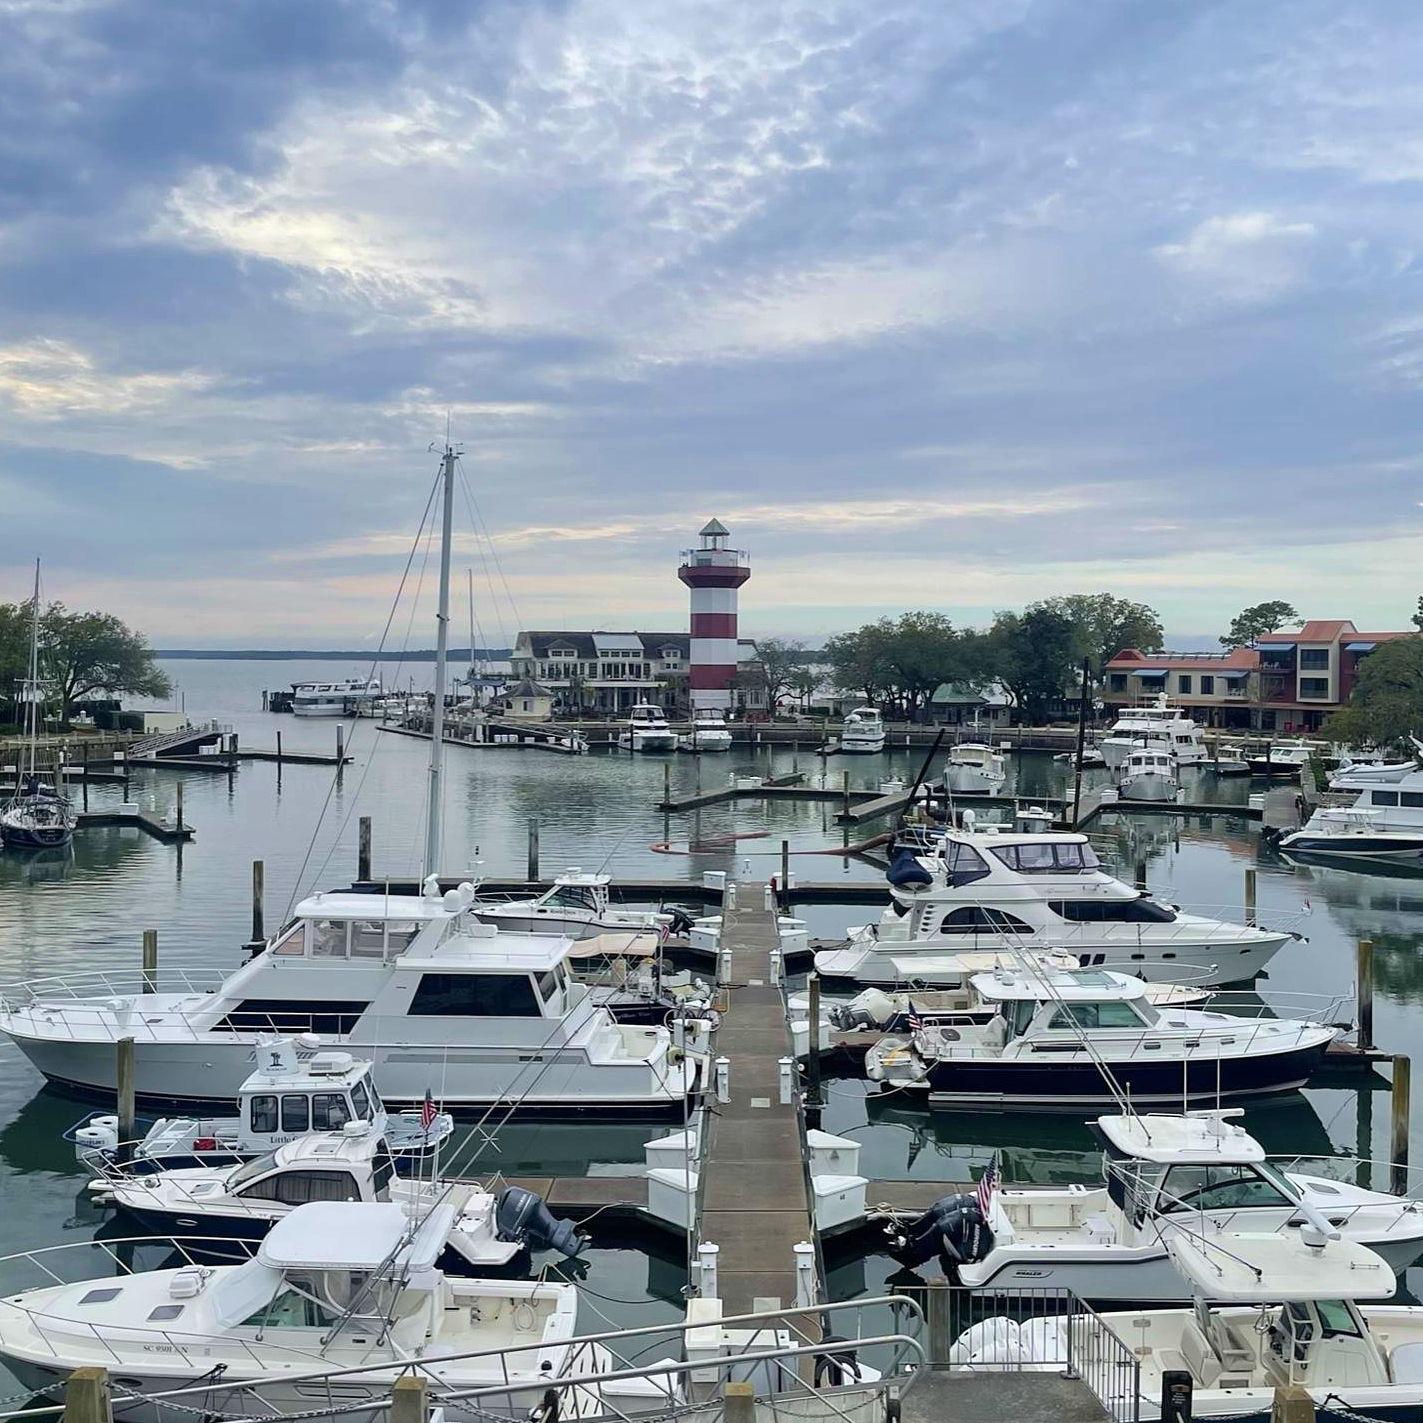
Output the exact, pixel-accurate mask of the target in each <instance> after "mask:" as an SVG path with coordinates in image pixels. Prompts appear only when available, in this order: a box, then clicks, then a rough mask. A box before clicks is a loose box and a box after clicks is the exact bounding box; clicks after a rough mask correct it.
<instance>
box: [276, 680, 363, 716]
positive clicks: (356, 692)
mask: <svg viewBox="0 0 1423 1423" xmlns="http://www.w3.org/2000/svg"><path fill="white" fill-rule="evenodd" d="M385 700H386V697H385V689H384V688H383V687H382V686H381V684H380V678H379V677H352V678H349V679H348V680H346V681H344V682H293V683H292V715H293V716H343V717H344V716H363V715H374V714H376V713H375V712H374V710H373V708H374V705H375V704H376V703H378V702H384V701H385Z"/></svg>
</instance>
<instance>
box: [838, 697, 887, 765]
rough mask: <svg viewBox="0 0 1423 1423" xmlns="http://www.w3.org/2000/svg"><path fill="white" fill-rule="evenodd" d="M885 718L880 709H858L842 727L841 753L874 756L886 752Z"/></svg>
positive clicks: (849, 715)
mask: <svg viewBox="0 0 1423 1423" xmlns="http://www.w3.org/2000/svg"><path fill="white" fill-rule="evenodd" d="M884 738H885V731H884V718H883V717H882V716H880V714H879V708H878V707H856V708H855V710H854V711H852V712H850V713H849V714H848V715H847V716H846V717H845V720H844V721H843V722H842V723H841V725H840V752H841V754H842V755H845V756H873V755H875V754H877V753H878V752H880V751H883V750H884Z"/></svg>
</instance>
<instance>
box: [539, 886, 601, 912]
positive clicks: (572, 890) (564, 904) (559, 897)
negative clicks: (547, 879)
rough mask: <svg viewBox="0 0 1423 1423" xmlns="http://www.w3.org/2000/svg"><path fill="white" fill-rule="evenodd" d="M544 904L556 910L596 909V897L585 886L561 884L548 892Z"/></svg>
mask: <svg viewBox="0 0 1423 1423" xmlns="http://www.w3.org/2000/svg"><path fill="white" fill-rule="evenodd" d="M544 903H545V904H547V905H549V906H551V907H554V908H558V909H596V908H597V907H598V897H597V895H596V894H595V893H594V892H593V890H592V889H591V888H589V887H588V886H586V885H577V884H561V885H559V886H558V887H557V888H556V889H551V890H550V891H549V892H548V894H547V895H546V896H545V898H544Z"/></svg>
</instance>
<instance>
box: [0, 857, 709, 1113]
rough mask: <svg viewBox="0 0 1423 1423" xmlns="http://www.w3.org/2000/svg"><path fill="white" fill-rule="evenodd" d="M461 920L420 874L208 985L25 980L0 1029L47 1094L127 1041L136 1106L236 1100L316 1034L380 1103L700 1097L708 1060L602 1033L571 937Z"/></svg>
mask: <svg viewBox="0 0 1423 1423" xmlns="http://www.w3.org/2000/svg"><path fill="white" fill-rule="evenodd" d="M474 905H475V896H474V889H473V886H471V885H468V884H465V885H462V886H460V888H459V889H451V890H448V891H446V893H444V894H443V895H441V894H440V892H439V887H438V883H437V882H436V881H435V880H434V879H433V877H432V878H431V879H430V880H429V881H427V883H426V886H425V889H424V892H423V893H422V894H420V895H418V896H416V895H377V894H359V893H335V894H315V895H312V896H311V897H310V898H309V899H306V900H303V901H302V903H301V904H299V905H298V906H297V909H296V917H295V918H294V920H293V921H292V922H291V923H290V924H289V925H288V926H287V927H286V928H285V929H284V930H283V931H282V932H281V933H280V934H279V935H278V936H277V937H276V938H275V939H273V940H272V941H271V942H270V943H269V944H268V945H267V946H266V948H265V949H264V950H263V951H262V952H261V953H260V954H258V955H257V956H256V957H255V958H253V959H251V960H250V961H249V962H248V963H246V964H244V965H243V967H241V968H239V969H238V970H237V971H236V972H235V973H232V974H230V975H228V976H227V977H226V978H222V979H219V980H218V981H217V982H215V983H214V982H207V983H198V982H196V981H193V980H191V979H189V981H188V982H187V984H186V985H185V987H184V989H183V990H182V991H179V992H171V991H170V992H162V993H142V992H115V991H114V990H115V986H116V985H115V984H114V983H112V982H110V981H105V980H102V979H101V980H98V981H96V980H95V979H94V978H92V977H91V978H89V979H87V980H82V981H78V982H73V981H71V982H60V981H56V982H52V983H44V982H38V983H32V984H29V985H27V986H26V987H24V988H23V989H21V990H19V991H18V992H14V991H12V992H10V993H8V994H6V995H4V996H0V1031H4V1032H5V1033H6V1034H7V1035H8V1036H9V1037H10V1038H12V1039H13V1040H14V1042H15V1043H16V1044H17V1045H18V1046H19V1048H20V1050H21V1051H22V1052H24V1054H25V1055H26V1056H27V1057H28V1058H29V1059H30V1061H31V1062H32V1063H33V1064H34V1065H35V1066H36V1067H37V1068H38V1069H39V1070H40V1071H41V1072H42V1073H44V1075H45V1076H46V1077H47V1078H48V1079H49V1080H50V1081H51V1082H53V1083H55V1084H57V1085H60V1086H65V1087H69V1088H71V1089H78V1090H80V1091H83V1092H89V1093H102V1094H103V1095H105V1096H110V1095H112V1094H113V1092H114V1090H115V1080H114V1074H115V1050H114V1044H115V1042H116V1041H117V1040H118V1039H119V1038H121V1037H131V1038H133V1040H134V1065H135V1075H136V1086H137V1091H138V1095H139V1097H140V1098H142V1099H144V1100H146V1101H149V1102H160V1103H165V1102H166V1103H172V1102H178V1103H191V1102H211V1101H218V1100H224V1099H229V1098H233V1097H236V1096H237V1095H238V1090H239V1088H240V1087H241V1086H242V1084H243V1082H244V1080H245V1079H246V1077H247V1075H248V1073H249V1072H250V1070H251V1063H252V1055H253V1051H254V1049H255V1047H256V1046H257V1044H258V1043H259V1042H260V1041H262V1040H263V1039H264V1038H265V1037H267V1036H269V1035H270V1034H272V1033H312V1034H315V1035H316V1037H317V1038H318V1039H319V1041H320V1044H321V1046H322V1047H323V1048H325V1049H336V1050H342V1051H350V1052H353V1053H356V1054H359V1055H360V1056H362V1057H365V1058H368V1059H370V1061H371V1063H372V1064H373V1067H374V1069H375V1071H376V1073H377V1074H378V1075H379V1077H380V1081H381V1084H382V1088H383V1090H384V1092H385V1094H386V1096H387V1097H388V1098H389V1099H391V1100H394V1101H400V1102H407V1103H408V1102H416V1103H418V1102H421V1101H423V1100H424V1097H425V1094H426V1093H427V1092H432V1093H433V1094H434V1095H435V1096H436V1097H437V1098H439V1099H441V1100H442V1101H443V1102H444V1103H445V1104H446V1105H447V1106H449V1107H452V1108H455V1109H460V1108H463V1109H474V1108H480V1107H486V1106H489V1105H491V1104H496V1103H498V1104H504V1105H507V1106H510V1107H516V1108H518V1109H519V1110H521V1111H525V1112H529V1113H532V1114H544V1115H558V1116H563V1115H569V1114H574V1115H576V1114H579V1113H582V1112H595V1113H599V1114H609V1113H620V1114H626V1115H632V1116H653V1117H664V1116H665V1117H679V1116H680V1115H681V1114H682V1112H683V1109H684V1105H685V1103H686V1102H687V1100H688V1098H690V1097H695V1096H697V1095H698V1094H699V1093H700V1092H701V1090H702V1087H703V1083H704V1079H705V1068H706V1061H705V1054H704V1053H702V1052H701V1051H699V1050H694V1051H690V1052H687V1051H683V1050H682V1049H681V1048H678V1047H674V1045H673V1042H672V1036H671V1033H670V1032H669V1030H668V1029H667V1028H665V1027H660V1026H659V1027H650V1028H649V1027H635V1026H628V1025H623V1024H619V1023H617V1022H615V1021H614V1019H613V1017H612V1015H611V1014H610V1013H609V1012H608V1010H607V1009H606V1008H604V1007H602V1006H599V1005H598V1004H597V1002H596V1001H595V999H594V997H593V995H592V991H591V990H590V989H589V988H587V987H586V986H584V985H582V984H580V983H576V982H575V981H574V980H573V979H572V977H571V976H570V973H569V970H568V966H567V963H566V960H567V958H568V954H569V949H570V947H571V941H570V940H568V939H566V938H562V937H550V936H547V935H542V934H531V933H528V934H504V933H501V932H500V930H499V929H498V928H497V927H496V926H495V925H493V924H486V923H483V922H482V921H481V920H480V919H479V918H478V917H477V914H476V912H475V909H474ZM690 1031H692V1033H693V1035H694V1036H695V1034H696V1031H697V1030H696V1029H695V1028H694V1027H693V1028H690Z"/></svg>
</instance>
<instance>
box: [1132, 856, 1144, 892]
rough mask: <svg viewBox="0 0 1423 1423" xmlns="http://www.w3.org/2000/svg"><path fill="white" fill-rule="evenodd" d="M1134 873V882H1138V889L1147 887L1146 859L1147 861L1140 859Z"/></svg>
mask: <svg viewBox="0 0 1423 1423" xmlns="http://www.w3.org/2000/svg"><path fill="white" fill-rule="evenodd" d="M1134 873H1135V880H1134V883H1135V884H1136V887H1137V888H1138V889H1145V888H1146V861H1145V860H1138V861H1137V862H1136V870H1135V872H1134Z"/></svg>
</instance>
